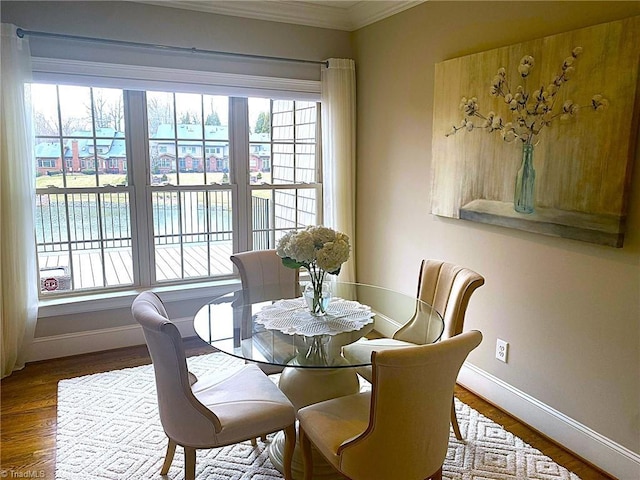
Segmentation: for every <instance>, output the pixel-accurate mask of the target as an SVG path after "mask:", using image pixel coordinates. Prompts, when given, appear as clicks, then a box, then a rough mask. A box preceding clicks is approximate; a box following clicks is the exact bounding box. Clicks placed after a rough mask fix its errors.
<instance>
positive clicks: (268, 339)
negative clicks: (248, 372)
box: [194, 282, 444, 479]
mask: <svg viewBox="0 0 640 480" xmlns="http://www.w3.org/2000/svg"><path fill="white" fill-rule="evenodd" d="M301 291H304V289H302V290H301ZM331 291H332V299H331V302H330V303H329V306H328V307H327V309H326V314H325V315H323V316H314V315H311V313H310V312H309V308H308V306H307V301H305V298H304V297H299V298H283V297H282V295H281V292H282V289H281V287H280V285H262V286H260V287H256V288H251V289H239V290H237V291H234V292H231V293H228V294H226V295H222V296H220V297H217V298H213V299H212V300H211V301H210V302H209V303H207V304H206V305H204V306H203V307H202V308H200V309H199V310H198V312H197V313H196V315H195V317H194V328H195V331H196V333H197V334H198V336H199V337H200V338H202V339H203V340H204V341H206V342H207V343H209V344H210V345H211V346H212V347H214V348H216V349H217V350H219V351H221V352H224V353H226V354H229V355H232V356H234V357H237V358H240V359H243V360H245V361H247V362H254V363H257V364H262V365H263V366H264V369H265V371H267V372H270V371H279V370H280V369H279V368H278V367H282V371H281V372H282V373H281V375H280V379H279V382H278V385H279V387H280V389H281V390H282V391H283V392H284V393H285V395H287V397H288V398H289V399H290V400H291V402H292V403H293V405H294V407H295V408H296V409H300V408H302V407H304V406H306V405H310V404H312V403H317V402H321V401H324V400H328V399H331V398H336V397H339V396H343V395H350V394H353V393H357V392H358V391H360V382H359V379H358V376H357V373H356V368H357V367H365V366H369V365H371V361H370V359H368V360H366V361H365V360H362V359H360V360H358V361H353V360H348V359H347V358H345V357H344V356H343V355H342V347H343V346H345V345H348V344H351V343H353V342H356V341H361V342H362V341H363V340H361V339H363V337H365V336H367V337H371V336H373V337H391V336H392V335H393V333H394V332H395V331H397V330H398V329H400V328H402V327H404V326H409V325H410V326H411V328H412V329H414V333H416V332H417V334H418V335H419V336H420V337H421V338H422V339H423V342H422V343H425V344H426V343H433V342H436V341H438V340H439V339H440V337H441V336H442V332H443V330H444V322H443V320H442V317H441V316H440V314H439V313H438V312H437V311H436V310H435V309H434V308H432V307H431V306H430V305H429V304H427V303H425V302H423V301H421V300H419V299H417V298H416V297H415V296H412V295H406V294H403V293H400V292H396V291H393V290H389V289H387V288H383V287H378V286H373V285H366V284H360V283H348V282H332V285H331ZM405 328H406V327H405ZM283 451H284V446H283V442H282V439H281V438H279V437H278V436H276V439H275V440H274V441H273V442H272V443H271V445H270V449H269V457H270V459H271V461H272V463H273V464H274V465H275V466H276V468H277V469H278V470H280V471H282V457H283ZM314 461H315V459H314ZM319 463H322V462H319ZM293 467H294V477H295V478H301V469H302V464H301V459H300V458H299V456H298V455H297V454H296V456H295V457H294V464H293ZM314 478H318V479H320V478H327V479H328V478H341V477H340V476H337V475H336V472H335V471H334V470H333V469H332V468H331V467H330V466H329V465H328V464H326V466H322V465H319V466H316V467H314Z"/></svg>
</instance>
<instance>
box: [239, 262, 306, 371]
mask: <svg viewBox="0 0 640 480" xmlns="http://www.w3.org/2000/svg"><path fill="white" fill-rule="evenodd" d="M230 258H231V261H232V262H233V263H234V264H235V265H236V267H237V268H238V272H239V273H240V281H241V282H242V288H243V289H245V292H246V295H247V296H246V297H245V299H244V300H245V302H246V303H255V302H264V301H268V300H280V299H282V298H297V297H299V296H300V295H301V292H300V283H299V275H300V273H299V270H297V269H294V268H288V267H285V266H284V265H283V264H282V258H280V257H279V256H278V254H277V253H276V251H275V250H273V249H271V250H254V251H249V252H241V253H234V254H233V255H231V257H230ZM258 367H260V369H261V370H262V371H263V372H264V373H266V374H267V375H272V374H275V373H281V372H282V370H283V368H284V367H280V366H277V365H268V364H264V363H260V364H258Z"/></svg>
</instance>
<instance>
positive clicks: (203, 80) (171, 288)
mask: <svg viewBox="0 0 640 480" xmlns="http://www.w3.org/2000/svg"><path fill="white" fill-rule="evenodd" d="M32 69H33V80H32V81H33V82H34V83H56V84H71V85H85V86H86V85H91V86H93V87H104V88H121V89H123V90H143V91H145V90H146V91H148V90H162V91H173V92H188V93H201V94H210V95H211V94H212V95H227V96H229V97H232V96H239V97H251V96H258V97H269V98H273V99H289V100H307V101H316V102H320V82H319V81H317V80H307V79H290V78H277V77H263V76H252V75H239V74H228V73H217V72H203V71H185V70H181V69H171V68H158V67H146V66H139V65H117V64H106V63H100V62H86V61H77V60H66V59H55V58H42V57H34V58H32ZM232 108H234V107H232ZM242 120H245V121H246V118H244V119H243V118H242V115H241V116H238V115H237V114H236V121H242ZM127 124H128V125H129V124H131V119H128V121H127ZM129 138H131V137H129ZM318 142H320V138H318ZM141 143H144V142H141ZM245 144H246V145H248V144H249V143H248V141H245V142H244V143H243V145H245ZM128 148H129V147H128ZM135 148H140V147H135ZM245 150H246V151H247V155H248V148H245ZM141 154H143V152H137V153H134V154H133V155H138V156H139V155H141ZM129 155H130V158H133V157H132V156H131V155H132V152H129ZM144 156H145V158H147V156H148V152H144ZM147 160H148V159H147ZM244 160H246V163H247V164H248V159H244ZM147 164H148V161H147ZM247 175H249V172H248V170H247ZM132 176H133V174H132ZM130 178H131V177H130ZM321 179H322V177H321V169H319V171H318V183H319V184H321V183H322V181H321ZM144 181H146V179H144ZM140 182H141V179H140V178H138V179H132V183H133V184H134V185H144V183H142V184H141V183H140ZM235 183H236V185H237V189H238V191H237V192H236V195H237V202H238V203H237V204H236V208H235V209H234V215H236V213H235V212H238V211H240V210H239V209H240V208H244V207H243V205H240V204H241V203H242V202H244V203H246V201H247V199H248V198H249V197H248V195H250V193H249V192H248V190H251V188H252V187H251V186H250V185H249V181H248V179H241V178H236V181H235ZM273 188H277V186H273ZM144 190H145V189H144V188H138V189H136V190H135V191H136V194H135V195H134V197H137V196H138V195H143V194H144ZM242 190H244V191H243V192H241V191H242ZM320 191H321V189H320ZM130 201H131V202H134V201H136V202H138V201H140V199H138V198H132V199H131V200H130ZM317 201H318V202H319V213H320V215H321V212H322V196H321V194H320V195H319V196H318V200H317ZM133 210H134V211H135V212H137V211H138V210H139V209H136V208H135V207H134V209H133ZM245 211H246V210H245ZM136 214H137V213H136ZM139 220H140V219H137V218H135V216H134V217H132V222H137V221H139ZM145 221H146V222H148V221H149V220H145ZM246 223H247V224H246V225H244V226H242V227H240V228H241V229H243V230H244V232H245V233H243V234H242V235H235V236H234V238H236V239H237V240H236V241H237V242H238V245H237V246H236V245H234V250H238V249H245V248H250V245H251V239H250V238H251V231H250V230H251V226H250V219H249V221H248V222H246ZM236 225H239V223H236ZM135 242H138V244H139V245H140V244H143V245H144V242H140V241H139V240H137V239H135V234H134V243H135ZM147 248H148V247H147ZM136 251H137V252H139V257H140V258H137V259H136ZM143 258H147V259H148V258H151V256H150V255H149V252H148V251H147V252H145V251H144V247H142V248H141V247H140V246H139V247H138V249H136V248H134V265H135V262H136V261H138V262H142V263H139V265H140V268H141V271H144V272H150V266H149V264H148V263H147V265H145V261H144V259H143ZM145 267H146V268H145ZM138 278H139V279H140V283H141V284H142V285H149V284H150V280H151V279H150V278H149V275H148V273H146V274H145V275H139V276H138ZM237 282H238V280H237V278H233V279H226V280H225V279H221V280H214V281H201V282H194V283H179V284H175V285H168V286H163V287H157V288H156V287H154V290H156V291H162V292H163V295H164V296H165V297H166V299H167V300H168V301H171V300H172V299H175V300H178V299H181V300H188V299H190V298H201V295H202V292H205V291H206V292H208V294H211V292H212V290H211V287H212V286H213V287H214V289H217V291H220V292H222V291H227V290H228V289H229V287H230V286H231V285H234V284H237ZM138 291H139V285H138V286H136V285H134V286H132V287H131V288H130V289H122V290H116V291H104V292H96V293H91V294H82V295H80V294H73V293H72V294H70V295H69V296H66V295H63V296H56V297H51V298H46V299H42V300H41V302H40V310H39V316H40V317H48V316H57V315H63V314H66V313H82V312H90V311H95V310H101V309H113V308H127V307H129V306H130V302H131V299H132V298H133V296H134V295H135V294H136V293H137V292H138ZM214 291H215V290H214Z"/></svg>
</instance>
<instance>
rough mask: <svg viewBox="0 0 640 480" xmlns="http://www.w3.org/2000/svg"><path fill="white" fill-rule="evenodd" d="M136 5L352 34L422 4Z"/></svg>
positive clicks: (199, 0) (322, 0) (389, 0)
mask: <svg viewBox="0 0 640 480" xmlns="http://www.w3.org/2000/svg"><path fill="white" fill-rule="evenodd" d="M137 1H138V3H148V4H153V5H162V6H165V7H172V8H181V9H185V10H196V11H200V12H208V13H217V14H220V15H231V16H234V17H244V18H254V19H258V20H270V21H275V22H284V23H293V24H297V25H308V26H312V27H322V28H333V29H336V30H346V31H353V30H357V29H358V28H362V27H364V26H366V25H369V24H371V23H374V22H377V21H378V20H382V19H383V18H387V17H390V16H391V15H394V14H396V13H399V12H401V11H403V10H406V9H408V8H411V7H413V6H415V5H418V4H420V3H422V2H424V1H425V0H360V1H350V0H337V1H331V0H195V1H190V0H156V1H147V0H137Z"/></svg>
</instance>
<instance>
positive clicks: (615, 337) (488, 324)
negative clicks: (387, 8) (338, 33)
mask: <svg viewBox="0 0 640 480" xmlns="http://www.w3.org/2000/svg"><path fill="white" fill-rule="evenodd" d="M638 14H640V3H637V2H635V3H634V2H616V3H611V2H532V3H520V2H495V3H494V2H433V1H429V2H426V3H424V4H421V5H419V6H417V7H414V8H412V9H410V10H408V11H406V12H403V13H401V14H398V15H395V16H393V17H391V18H388V19H386V20H383V21H381V22H378V23H376V24H374V25H371V26H369V27H365V28H363V29H361V30H359V31H357V32H356V33H355V35H354V47H355V51H356V56H355V59H356V64H357V78H358V84H357V88H358V117H357V118H358V147H357V148H358V155H357V158H358V166H357V171H358V178H357V244H356V249H357V252H358V265H357V276H358V281H361V282H365V283H373V284H383V285H385V286H387V287H390V288H395V289H399V290H402V291H406V292H413V291H414V290H415V288H416V280H417V274H418V267H419V262H420V260H421V259H422V258H437V259H442V260H447V261H451V262H457V263H460V264H462V265H466V266H468V267H470V268H473V269H475V270H477V271H478V272H480V273H481V274H483V275H484V276H485V277H486V285H485V286H483V287H482V288H481V289H479V290H478V291H477V292H476V293H475V294H474V297H473V298H472V300H471V303H470V305H469V310H468V315H467V320H466V328H467V329H479V330H481V331H482V332H483V333H484V342H483V343H482V345H481V346H480V347H479V348H478V349H477V350H476V351H475V352H474V353H473V354H472V355H471V357H470V362H471V363H473V364H474V365H475V366H477V367H479V368H481V369H482V370H484V371H486V372H488V373H489V374H491V375H494V376H495V377H497V378H498V379H500V380H502V381H504V382H506V383H508V384H510V385H512V386H513V387H515V388H517V389H519V390H521V391H523V392H525V393H526V394H528V395H531V396H532V397H534V398H535V399H537V400H538V401H540V402H542V403H544V404H546V405H548V406H551V407H552V408H555V409H557V410H558V411H560V412H562V413H564V414H565V415H567V416H569V417H571V418H573V419H574V420H576V421H578V422H580V423H582V424H584V425H586V426H588V427H591V428H592V429H593V430H595V431H596V432H598V433H600V434H602V435H604V436H606V437H608V438H609V439H611V440H614V441H615V442H618V443H619V444H621V445H623V446H625V447H627V448H628V449H630V450H632V451H634V452H636V453H640V435H639V432H640V325H639V324H640V168H635V172H634V176H633V185H632V189H633V190H632V194H631V208H630V212H629V222H628V232H627V235H626V240H625V246H624V248H622V249H614V248H610V247H601V246H597V245H592V244H587V243H581V242H577V241H573V240H567V239H559V238H552V237H546V236H542V235H537V234H530V233H524V232H519V231H515V230H510V229H506V228H501V227H494V226H487V225H481V224H476V223H471V222H467V221H464V220H452V219H447V218H441V217H436V216H434V215H431V214H430V199H431V193H430V183H431V167H432V165H431V131H432V123H433V122H432V114H433V103H434V102H433V90H434V65H435V63H437V62H440V61H442V60H445V59H449V58H454V57H457V56H461V55H466V54H470V53H476V52H481V51H484V50H487V49H491V48H496V47H500V46H505V45H509V44H512V43H517V42H521V41H525V40H530V39H534V38H538V37H542V36H545V35H550V34H555V33H560V32H564V31H568V30H572V29H575V28H580V27H584V26H588V25H594V24H597V23H603V22H606V21H610V20H616V19H620V18H624V17H628V16H633V15H638ZM487 80H488V81H490V80H491V79H487ZM639 151H640V149H639ZM636 163H637V162H636ZM636 167H638V165H636ZM496 338H502V339H504V340H506V341H508V342H509V343H510V352H509V363H508V364H504V363H501V362H499V361H497V360H495V358H494V352H495V344H496Z"/></svg>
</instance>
